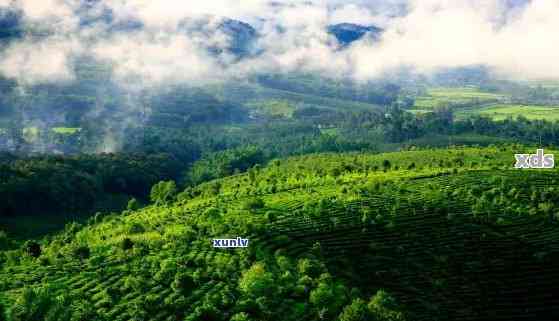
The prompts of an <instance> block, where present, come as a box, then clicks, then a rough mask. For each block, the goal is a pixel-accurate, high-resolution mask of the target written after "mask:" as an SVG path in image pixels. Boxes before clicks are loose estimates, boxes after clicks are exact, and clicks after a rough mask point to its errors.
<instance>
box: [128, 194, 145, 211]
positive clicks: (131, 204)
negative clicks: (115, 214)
mask: <svg viewBox="0 0 559 321" xmlns="http://www.w3.org/2000/svg"><path fill="white" fill-rule="evenodd" d="M140 207H141V205H140V202H138V200H137V199H136V198H134V197H133V198H131V199H130V200H129V201H128V205H126V209H127V210H129V211H137V210H139V209H140Z"/></svg>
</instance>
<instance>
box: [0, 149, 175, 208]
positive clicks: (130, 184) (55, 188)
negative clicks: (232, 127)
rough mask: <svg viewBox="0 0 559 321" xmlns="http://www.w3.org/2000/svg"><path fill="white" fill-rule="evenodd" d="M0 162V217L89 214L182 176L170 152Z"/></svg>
mask: <svg viewBox="0 0 559 321" xmlns="http://www.w3.org/2000/svg"><path fill="white" fill-rule="evenodd" d="M1 159H2V161H0V199H2V202H1V203H0V216H3V217H7V216H8V217H9V216H14V215H23V214H26V215H40V214H49V213H56V214H63V213H69V212H78V213H79V212H84V211H85V212H87V211H90V210H92V209H93V208H94V207H95V206H96V205H99V202H101V201H102V200H104V199H107V198H108V197H110V196H111V195H123V196H127V197H136V198H140V199H147V197H148V195H149V191H150V188H151V186H152V185H154V184H155V183H157V182H158V181H160V180H164V179H168V178H172V177H175V176H177V175H178V173H179V172H180V171H181V169H182V168H183V166H184V165H183V164H181V162H179V161H178V160H177V159H176V158H174V157H173V156H172V155H169V154H155V155H142V154H102V155H80V156H73V157H64V156H41V157H33V158H28V159H17V158H15V157H14V156H13V155H3V156H2V158H1Z"/></svg>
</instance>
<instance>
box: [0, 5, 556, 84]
mask: <svg viewBox="0 0 559 321" xmlns="http://www.w3.org/2000/svg"><path fill="white" fill-rule="evenodd" d="M0 1H3V2H4V3H7V1H6V0H0ZM76 1H77V0H44V1H35V0H13V3H12V4H11V5H12V6H17V7H19V8H21V9H22V10H23V11H24V13H25V17H26V19H27V20H29V21H32V22H33V23H43V24H45V25H46V26H47V27H52V26H54V28H51V29H52V30H55V33H54V36H52V37H51V38H48V39H46V40H41V41H39V42H37V40H31V39H28V38H26V39H24V40H22V41H21V42H19V43H15V44H13V45H11V46H10V47H9V48H8V49H7V50H6V51H5V52H4V53H2V54H1V57H0V58H1V60H0V61H1V66H0V72H2V73H4V74H5V75H7V76H9V77H16V78H18V79H23V80H24V81H32V80H38V81H47V80H48V79H52V80H59V79H70V78H71V73H70V69H69V68H68V65H69V64H70V62H71V60H72V59H71V58H72V57H73V56H75V55H76V54H80V53H83V52H87V53H89V54H92V55H93V56H95V57H96V58H99V59H102V60H106V61H110V62H111V63H112V64H113V65H114V67H115V69H114V71H115V74H116V76H117V79H121V80H124V79H128V80H129V79H134V80H142V81H145V82H155V83H160V82H166V81H173V82H179V81H197V80H211V79H222V78H224V77H227V76H235V77H240V76H242V75H246V74H249V73H253V72H268V71H294V70H304V71H315V72H320V73H324V74H327V75H347V74H349V73H351V74H353V75H354V76H355V77H357V78H360V79H368V78H372V77H377V76H379V75H382V74H383V73H385V72H387V71H388V72H390V71H391V70H393V69H397V68H399V67H401V66H409V67H413V68H415V69H416V70H418V71H420V72H427V73H428V72H432V71H436V70H438V69H440V68H446V67H458V66H467V65H474V64H475V65H477V64H485V65H487V66H489V67H492V68H493V69H495V70H497V71H498V72H499V73H500V74H501V75H503V76H504V77H540V78H541V77H552V78H559V59H556V53H557V52H558V49H559V35H558V34H557V33H556V32H555V30H559V20H557V19H556V17H557V15H559V2H557V1H556V0H534V1H532V2H531V3H529V4H528V5H526V6H525V7H523V8H517V9H515V10H513V11H510V10H509V8H508V6H507V5H506V0H409V1H408V2H405V1H404V0H390V1H383V2H379V1H369V0H353V1H341V0H322V1H318V0H311V1H306V0H288V1H282V2H281V3H279V2H275V3H273V2H271V1H268V0H205V1H188V2H187V1H179V0H175V1H173V0H159V1H151V0H112V1H108V0H106V1H103V2H102V4H103V5H105V6H107V7H108V8H111V9H112V10H113V11H114V13H115V16H116V17H117V19H120V20H128V19H130V18H133V19H137V20H140V21H141V22H143V23H144V25H145V26H146V28H145V30H143V31H136V32H134V33H131V34H125V33H118V32H117V33H113V34H107V33H106V32H105V31H104V30H105V29H106V26H103V25H102V24H99V25H94V26H88V27H87V28H84V27H80V28H78V23H77V21H79V17H78V16H77V15H76V12H77V10H76V8H77V2H76ZM1 4H2V2H0V5H1ZM404 4H406V5H407V9H406V10H405V11H403V10H401V8H402V7H403V5H404ZM98 9H99V8H98ZM99 12H101V11H100V10H99ZM402 12H405V14H402ZM393 15H394V16H393ZM389 16H390V17H389ZM221 17H230V18H234V19H240V20H243V21H246V22H249V23H252V24H253V25H254V26H255V27H256V28H257V29H258V32H259V33H260V35H261V38H260V39H259V40H258V42H257V43H256V46H257V47H258V48H257V49H259V51H260V52H261V55H260V56H258V57H256V58H252V59H247V60H244V61H241V62H238V61H236V60H235V59H232V57H229V56H227V55H226V54H222V55H221V56H219V57H215V56H212V55H210V54H209V53H208V52H207V50H206V49H207V47H219V48H225V47H227V45H228V42H229V41H231V38H230V37H229V36H228V35H226V34H224V33H223V32H220V31H219V30H218V28H217V25H218V23H219V21H221V20H220V19H221ZM341 22H353V23H359V24H364V25H369V24H377V25H381V26H383V27H384V28H385V29H386V32H385V33H384V34H383V36H382V39H381V41H380V42H371V41H368V40H363V41H360V42H357V43H355V44H354V45H352V46H351V47H350V48H349V49H346V50H338V48H337V46H336V43H335V41H333V39H332V36H330V35H328V34H327V33H326V27H327V26H328V25H329V24H334V23H341ZM181 23H182V24H184V23H187V24H192V26H194V25H196V24H198V25H200V24H201V27H199V28H198V29H196V28H190V29H188V28H187V29H188V30H185V29H184V28H183V29H181V28H178V27H177V26H178V25H179V24H181ZM59 26H63V28H62V27H59ZM192 26H191V27H192ZM193 30H194V31H193ZM43 57H49V58H48V60H47V61H49V63H47V62H46V61H45V60H42V58H43Z"/></svg>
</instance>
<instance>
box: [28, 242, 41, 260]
mask: <svg viewBox="0 0 559 321" xmlns="http://www.w3.org/2000/svg"><path fill="white" fill-rule="evenodd" d="M24 248H25V253H27V255H29V256H31V257H34V258H38V257H39V256H41V253H42V250H41V245H40V244H39V243H37V242H35V241H27V242H25V245H24Z"/></svg>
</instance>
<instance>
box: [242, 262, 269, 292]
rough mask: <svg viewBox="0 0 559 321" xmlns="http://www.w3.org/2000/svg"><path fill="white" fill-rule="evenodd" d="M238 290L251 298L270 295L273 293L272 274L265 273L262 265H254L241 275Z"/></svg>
mask: <svg viewBox="0 0 559 321" xmlns="http://www.w3.org/2000/svg"><path fill="white" fill-rule="evenodd" d="M239 288H240V290H241V291H243V292H244V293H245V294H246V295H248V296H251V297H261V296H265V295H270V294H271V293H273V292H274V278H273V274H272V273H270V272H267V271H266V267H265V265H264V264H263V263H255V264H253V265H252V266H251V267H250V268H249V269H248V270H247V271H245V272H244V273H243V275H242V277H241V279H240V280H239Z"/></svg>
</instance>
